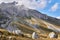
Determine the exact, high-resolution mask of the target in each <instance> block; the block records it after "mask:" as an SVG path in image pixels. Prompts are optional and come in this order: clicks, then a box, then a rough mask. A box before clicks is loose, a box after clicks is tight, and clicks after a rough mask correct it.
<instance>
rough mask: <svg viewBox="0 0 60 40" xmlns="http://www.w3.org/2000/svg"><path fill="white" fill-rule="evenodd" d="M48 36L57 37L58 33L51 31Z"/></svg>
mask: <svg viewBox="0 0 60 40" xmlns="http://www.w3.org/2000/svg"><path fill="white" fill-rule="evenodd" d="M49 37H50V38H57V37H58V35H57V34H56V33H54V32H51V33H49Z"/></svg>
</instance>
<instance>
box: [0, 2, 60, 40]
mask: <svg viewBox="0 0 60 40" xmlns="http://www.w3.org/2000/svg"><path fill="white" fill-rule="evenodd" d="M0 28H1V29H5V30H7V31H8V32H13V31H14V30H21V31H22V32H23V33H24V34H30V35H31V34H32V33H33V32H37V33H38V34H44V35H48V34H49V33H50V32H56V33H60V19H56V18H53V17H50V16H47V15H45V14H42V13H40V12H38V11H37V10H33V9H29V8H27V7H25V6H24V5H17V2H15V1H14V2H11V3H4V2H2V3H1V4H0ZM59 35H60V34H59ZM59 37H60V36H59ZM31 40H32V39H31Z"/></svg>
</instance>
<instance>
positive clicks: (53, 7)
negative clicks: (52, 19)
mask: <svg viewBox="0 0 60 40" xmlns="http://www.w3.org/2000/svg"><path fill="white" fill-rule="evenodd" d="M58 5H59V4H58V3H55V4H54V5H53V6H52V7H51V9H50V11H56V10H57V9H58Z"/></svg>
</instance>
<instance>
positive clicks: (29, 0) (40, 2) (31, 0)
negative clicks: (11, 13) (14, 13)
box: [0, 0, 50, 9]
mask: <svg viewBox="0 0 60 40" xmlns="http://www.w3.org/2000/svg"><path fill="white" fill-rule="evenodd" d="M2 1H3V2H12V1H18V2H19V5H22V4H23V5H25V6H26V7H28V8H31V9H36V8H41V9H44V8H45V7H46V6H47V4H48V3H49V2H50V0H37V1H36V0H0V2H2Z"/></svg>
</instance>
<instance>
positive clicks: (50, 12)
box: [37, 0, 60, 18]
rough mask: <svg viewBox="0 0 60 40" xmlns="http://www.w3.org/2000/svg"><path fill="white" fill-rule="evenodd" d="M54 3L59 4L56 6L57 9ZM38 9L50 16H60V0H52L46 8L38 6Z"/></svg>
mask: <svg viewBox="0 0 60 40" xmlns="http://www.w3.org/2000/svg"><path fill="white" fill-rule="evenodd" d="M54 5H56V6H57V7H55V8H56V9H55V8H54ZM51 8H52V9H51ZM54 9H55V10H54ZM37 10H38V11H40V12H42V13H44V14H47V15H49V16H52V17H58V18H60V0H51V2H50V3H48V4H47V5H46V7H45V8H44V9H42V10H41V9H39V8H38V9H37Z"/></svg>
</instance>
